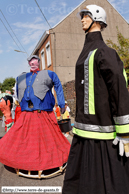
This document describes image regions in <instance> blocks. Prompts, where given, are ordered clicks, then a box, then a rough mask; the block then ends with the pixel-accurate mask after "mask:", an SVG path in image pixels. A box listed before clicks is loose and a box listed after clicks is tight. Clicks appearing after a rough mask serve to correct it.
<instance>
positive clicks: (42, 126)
mask: <svg viewBox="0 0 129 194" xmlns="http://www.w3.org/2000/svg"><path fill="white" fill-rule="evenodd" d="M69 150H70V143H69V142H68V140H67V139H66V137H65V136H64V135H63V134H62V133H61V130H60V128H59V126H58V124H57V121H56V117H55V114H54V112H46V111H41V113H38V112H37V111H34V112H22V113H21V115H20V117H19V119H18V122H16V123H14V125H13V126H12V127H11V128H10V130H9V131H8V133H6V134H5V135H4V137H3V138H2V139H1V140H0V162H1V163H3V164H5V165H7V166H10V167H13V168H18V169H23V170H46V169H52V168H56V167H60V166H62V165H63V164H64V163H65V162H67V160H68V155H69Z"/></svg>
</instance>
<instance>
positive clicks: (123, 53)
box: [107, 27, 129, 82]
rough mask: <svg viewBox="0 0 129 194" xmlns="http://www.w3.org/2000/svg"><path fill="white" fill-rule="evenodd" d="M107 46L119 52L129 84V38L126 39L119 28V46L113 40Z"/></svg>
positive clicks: (108, 41)
mask: <svg viewBox="0 0 129 194" xmlns="http://www.w3.org/2000/svg"><path fill="white" fill-rule="evenodd" d="M107 45H108V46H109V47H111V48H113V49H115V50H116V51H117V53H118V55H119V57H120V59H121V60H122V62H123V64H124V68H125V71H126V74H127V79H128V82H129V38H125V37H124V36H123V35H122V34H121V32H120V31H119V30H118V27H117V44H115V43H113V42H112V40H110V39H109V40H107Z"/></svg>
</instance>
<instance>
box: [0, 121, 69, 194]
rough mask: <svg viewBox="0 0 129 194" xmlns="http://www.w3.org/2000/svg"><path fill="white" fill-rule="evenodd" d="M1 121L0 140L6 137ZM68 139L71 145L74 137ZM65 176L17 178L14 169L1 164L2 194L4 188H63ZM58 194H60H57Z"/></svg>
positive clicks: (0, 184) (0, 182)
mask: <svg viewBox="0 0 129 194" xmlns="http://www.w3.org/2000/svg"><path fill="white" fill-rule="evenodd" d="M1 124H2V122H1V121H0V138H1V137H3V136H4V135H5V132H4V128H2V127H1ZM67 139H68V140H69V142H70V143H71V141H72V136H68V137H67ZM64 174H65V172H64V173H63V174H61V175H59V176H56V177H54V178H49V179H40V180H39V179H29V178H25V177H20V176H17V175H16V173H15V171H14V169H12V168H9V167H6V166H4V165H3V164H2V163H0V193H2V192H1V188H2V186H62V185H63V179H64ZM57 194H58V193H57Z"/></svg>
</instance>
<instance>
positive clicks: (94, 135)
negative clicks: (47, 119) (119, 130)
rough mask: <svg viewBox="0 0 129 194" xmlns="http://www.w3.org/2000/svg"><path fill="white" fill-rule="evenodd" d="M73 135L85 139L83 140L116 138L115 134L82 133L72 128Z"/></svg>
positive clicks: (82, 131)
mask: <svg viewBox="0 0 129 194" xmlns="http://www.w3.org/2000/svg"><path fill="white" fill-rule="evenodd" d="M73 133H74V134H76V135H78V136H80V137H85V138H91V139H103V140H106V139H115V137H116V132H111V133H99V132H91V131H84V130H80V129H77V128H75V127H73Z"/></svg>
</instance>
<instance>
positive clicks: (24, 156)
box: [0, 55, 70, 178]
mask: <svg viewBox="0 0 129 194" xmlns="http://www.w3.org/2000/svg"><path fill="white" fill-rule="evenodd" d="M28 62H29V65H30V72H29V73H22V74H21V75H20V76H18V77H17V79H16V93H17V98H18V101H19V103H20V106H21V111H22V113H21V115H20V117H19V118H18V121H17V122H16V123H15V124H14V125H13V126H12V128H11V129H10V130H9V131H8V133H7V134H6V135H5V136H4V137H3V138H2V139H1V140H0V162H1V163H3V164H5V165H7V166H10V167H13V168H15V169H16V171H17V174H20V175H23V176H27V177H34V178H36V177H38V178H42V177H43V178H44V177H46V176H45V175H44V171H45V170H48V169H54V168H57V167H59V171H58V170H57V172H60V171H62V170H63V169H64V168H65V166H66V165H64V166H63V164H65V163H66V162H67V159H68V154H69V149H70V143H69V142H68V140H67V139H66V138H65V137H64V135H63V134H62V133H61V131H60V129H59V126H58V124H57V120H56V117H55V114H54V112H53V107H54V105H55V99H54V96H53V94H52V91H51V90H52V87H53V86H54V89H55V91H56V95H57V100H58V104H59V106H60V108H61V111H62V113H63V112H64V110H65V108H64V107H65V100H64V95H63V89H62V86H61V82H60V80H59V78H58V76H57V75H56V73H55V72H53V71H50V70H43V71H39V63H40V59H39V57H38V56H36V55H32V56H31V57H29V58H28ZM19 169H21V170H27V171H28V174H27V175H26V174H23V173H22V172H21V171H19ZM30 171H38V175H35V176H34V175H32V173H31V172H30ZM52 175H53V174H52ZM48 176H49V175H48ZM50 176H51V175H50Z"/></svg>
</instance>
